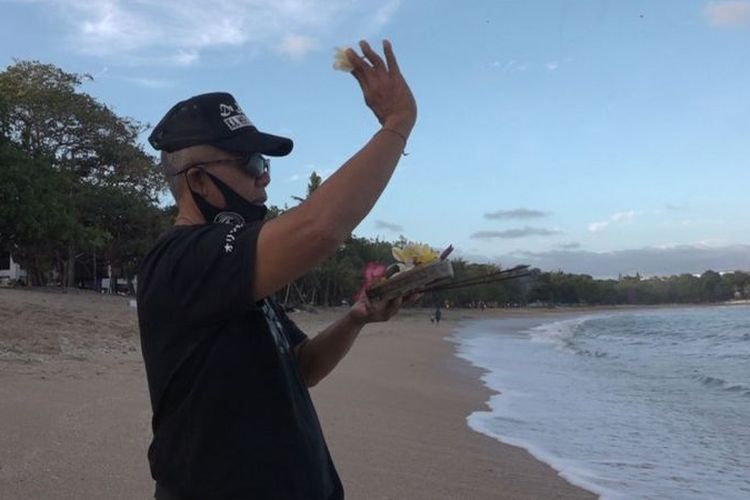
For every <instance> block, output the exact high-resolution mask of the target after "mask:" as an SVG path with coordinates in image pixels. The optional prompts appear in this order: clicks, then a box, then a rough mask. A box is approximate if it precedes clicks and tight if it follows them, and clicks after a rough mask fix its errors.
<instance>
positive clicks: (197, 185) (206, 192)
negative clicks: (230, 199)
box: [185, 168, 226, 207]
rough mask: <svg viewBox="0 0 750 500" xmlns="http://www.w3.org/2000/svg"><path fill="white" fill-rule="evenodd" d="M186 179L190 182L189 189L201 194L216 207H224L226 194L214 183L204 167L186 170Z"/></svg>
mask: <svg viewBox="0 0 750 500" xmlns="http://www.w3.org/2000/svg"><path fill="white" fill-rule="evenodd" d="M185 181H186V182H187V183H188V185H187V186H186V187H187V188H188V189H192V190H193V192H194V193H196V194H198V195H200V196H201V197H202V198H203V199H204V200H206V201H207V202H209V203H210V204H211V205H213V206H215V207H224V206H226V202H225V201H224V196H223V195H222V194H221V191H219V188H217V187H216V184H214V183H213V181H212V180H211V178H210V177H209V176H208V174H207V173H206V171H205V170H203V169H202V168H191V169H190V170H188V171H187V172H185Z"/></svg>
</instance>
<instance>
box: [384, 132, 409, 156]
mask: <svg viewBox="0 0 750 500" xmlns="http://www.w3.org/2000/svg"><path fill="white" fill-rule="evenodd" d="M383 130H387V131H388V132H393V133H394V134H396V135H397V136H399V137H400V138H401V139H403V141H404V149H406V136H405V135H404V134H402V133H401V132H399V131H398V130H396V129H395V128H390V127H381V128H380V131H381V132H382V131H383ZM401 154H402V155H403V156H407V155H408V154H409V153H407V152H406V151H404V152H402V153H401Z"/></svg>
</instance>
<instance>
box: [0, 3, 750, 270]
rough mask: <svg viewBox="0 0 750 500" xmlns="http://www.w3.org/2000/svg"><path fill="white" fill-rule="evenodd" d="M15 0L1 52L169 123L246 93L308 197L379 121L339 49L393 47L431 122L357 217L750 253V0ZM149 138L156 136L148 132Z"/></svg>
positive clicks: (686, 264) (730, 261) (702, 255)
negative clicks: (211, 94) (76, 78)
mask: <svg viewBox="0 0 750 500" xmlns="http://www.w3.org/2000/svg"><path fill="white" fill-rule="evenodd" d="M458 5H459V4H458V3H456V2H448V1H427V0H411V1H409V0H401V1H398V0H381V1H374V0H319V1H315V0H307V1H305V0H246V1H242V0H234V1H229V0H224V1H204V2H199V1H192V0H180V1H178V0H161V1H153V0H141V1H126V0H108V1H98V0H86V1H84V0H55V1H53V0H0V9H1V10H0V12H1V15H0V40H1V42H0V62H1V63H2V65H3V66H4V65H7V64H10V63H12V60H13V58H20V59H38V60H41V61H43V62H51V63H54V64H57V65H58V66H60V67H62V68H63V69H65V70H68V71H75V72H86V73H90V74H92V75H93V76H94V77H95V80H94V82H93V83H90V84H87V85H86V88H85V89H86V91H87V92H90V93H91V94H93V95H95V96H96V97H97V98H99V99H101V100H102V101H104V102H105V103H107V104H109V105H110V106H112V107H113V108H114V109H115V110H116V111H117V112H118V113H120V114H123V115H127V116H131V117H133V118H135V119H138V120H140V121H142V122H148V123H151V124H154V123H156V122H157V121H158V120H159V119H160V118H161V116H162V115H163V114H164V112H165V111H166V110H167V109H168V108H169V107H170V106H171V105H172V104H174V102H176V101H178V100H181V99H184V98H186V97H189V96H191V95H194V94H197V93H202V92H208V91H217V90H227V91H229V92H232V93H233V94H234V95H235V97H236V98H237V99H238V101H239V102H240V104H241V105H242V106H243V108H244V109H245V111H246V112H247V114H248V116H249V117H250V119H251V120H253V122H255V123H256V125H258V126H259V128H261V129H262V130H265V131H268V132H272V133H279V134H286V135H288V136H290V137H292V138H293V139H294V140H295V150H294V152H293V154H292V155H291V156H289V157H287V158H284V159H277V160H274V162H273V171H272V173H273V182H272V184H271V186H270V189H269V195H270V201H271V202H272V203H274V204H277V205H283V204H284V203H289V204H290V205H291V204H293V203H294V202H293V200H292V199H291V196H292V195H302V194H304V192H305V188H306V182H307V177H308V176H309V173H310V172H311V171H312V170H316V171H317V172H319V173H321V174H323V175H324V176H325V175H328V174H330V172H332V171H333V170H334V169H336V168H337V167H338V166H339V165H340V164H341V163H342V162H343V161H344V160H346V158H348V157H349V156H350V155H351V154H353V153H354V152H355V151H356V150H357V149H358V148H359V147H360V146H361V145H362V144H363V143H364V142H365V141H366V140H367V139H368V138H369V137H370V136H371V135H372V134H373V133H374V132H375V131H376V130H377V128H378V125H377V122H376V120H375V119H374V117H372V115H371V113H370V111H369V110H368V109H367V108H366V107H365V106H364V103H363V100H362V97H361V94H360V90H359V87H358V85H357V84H356V82H355V81H354V79H353V78H352V77H351V76H349V75H347V74H345V73H341V72H337V71H334V70H333V69H332V68H331V65H332V62H333V50H334V48H335V47H336V46H341V45H353V44H355V43H356V42H357V40H359V39H361V38H366V39H368V40H370V41H371V42H373V45H375V44H376V43H377V45H378V46H379V41H380V40H381V39H383V38H388V39H390V40H391V41H392V42H393V45H394V48H395V50H396V54H397V56H398V58H399V61H400V64H401V68H402V71H403V73H404V74H405V76H406V77H407V80H408V81H409V82H410V84H411V86H412V90H413V92H414V94H415V96H416V99H417V102H418V105H419V120H418V123H417V126H416V128H415V130H414V132H413V135H412V137H411V139H410V143H409V145H408V151H409V156H408V157H406V158H404V159H403V161H402V162H401V164H400V166H399V168H398V171H397V173H396V174H395V176H394V178H393V180H392V182H391V184H390V185H389V187H388V189H387V191H386V193H385V194H384V195H383V197H382V198H381V200H380V202H379V203H378V205H377V206H376V208H375V209H374V210H373V212H372V213H371V214H370V216H368V217H367V219H365V221H363V222H362V224H361V225H360V226H359V227H358V228H357V230H356V231H355V233H356V234H358V235H361V236H371V237H374V236H380V237H382V238H386V239H395V238H397V237H398V236H399V235H400V234H403V235H404V236H406V237H407V238H409V239H413V240H419V241H423V242H426V243H430V244H431V245H433V246H435V247H445V246H447V245H448V244H450V243H452V244H454V245H455V246H456V247H457V253H458V254H460V255H463V256H465V257H467V258H469V259H471V260H486V261H496V262H500V263H501V264H503V265H511V264H515V263H520V262H525V263H531V264H534V265H538V266H540V267H542V268H544V269H558V268H562V269H564V270H568V271H575V272H588V273H591V274H594V275H596V276H615V275H617V274H618V273H631V272H633V273H634V272H641V273H642V274H647V275H650V274H665V273H676V272H701V271H704V270H705V269H708V268H713V269H716V270H731V269H735V268H742V269H747V270H750V215H749V214H750V212H749V211H748V204H749V203H748V197H747V195H746V192H747V186H748V179H749V178H750V169H748V167H749V166H750V65H748V64H747V61H748V58H747V54H748V49H750V1H745V0H733V1H713V2H707V1H698V0H672V1H667V0H662V1H659V2H653V1H646V0H629V1H606V0H601V1H562V0H548V1H528V0H525V1H524V0H514V1H489V0H483V1H467V2H465V3H463V4H461V7H460V8H459V7H458ZM147 150H150V148H149V147H148V146H147Z"/></svg>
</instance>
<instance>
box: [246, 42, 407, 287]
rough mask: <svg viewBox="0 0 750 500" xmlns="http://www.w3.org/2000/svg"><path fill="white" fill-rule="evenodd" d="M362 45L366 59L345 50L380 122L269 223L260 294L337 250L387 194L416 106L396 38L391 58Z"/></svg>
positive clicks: (259, 261)
mask: <svg viewBox="0 0 750 500" xmlns="http://www.w3.org/2000/svg"><path fill="white" fill-rule="evenodd" d="M360 47H361V48H362V51H363V53H364V56H365V57H364V58H363V57H360V56H358V55H357V54H356V53H355V52H354V51H353V50H351V49H349V50H348V51H347V57H348V58H349V61H350V62H351V63H352V66H354V69H353V70H352V75H353V76H354V77H355V78H356V79H357V81H358V82H359V84H360V86H361V88H362V93H363V95H364V98H365V102H366V103H367V105H368V106H369V107H370V109H372V111H373V113H374V114H375V116H376V117H377V118H378V121H379V122H380V124H381V126H382V128H381V129H380V130H379V131H378V132H377V133H376V134H375V135H374V136H373V137H372V139H370V141H369V142H368V143H367V144H365V146H364V147H363V148H362V149H360V150H359V151H358V152H357V153H356V154H355V155H354V156H352V157H351V158H350V159H349V160H348V161H347V162H346V163H344V164H343V165H342V166H341V167H340V168H339V169H338V170H337V171H336V172H335V173H334V174H333V175H331V176H330V177H329V178H328V179H327V180H326V181H325V182H324V183H323V184H322V185H321V186H320V187H319V188H318V189H317V190H316V191H315V192H314V193H313V194H312V195H310V197H309V198H308V199H307V200H305V201H304V202H303V203H301V204H300V205H299V206H297V207H295V208H293V209H291V210H289V211H288V212H286V213H284V214H283V215H281V216H279V217H277V218H275V219H273V220H271V221H269V222H267V223H266V224H265V225H264V226H263V228H262V229H261V231H260V234H259V236H258V247H257V256H256V264H255V278H254V279H255V281H254V283H253V297H254V298H255V299H256V300H258V299H261V298H263V297H266V296H268V295H270V294H272V293H273V292H275V291H277V290H279V289H281V288H282V287H283V286H285V285H286V284H287V283H289V282H291V281H293V280H295V279H296V278H298V277H300V276H302V275H303V274H305V273H306V272H308V271H309V270H311V269H312V268H313V267H315V266H316V265H317V264H319V263H320V262H322V261H323V260H324V259H326V258H327V257H329V256H331V255H333V254H334V253H335V251H336V249H337V248H338V246H339V245H340V244H341V243H343V242H344V240H345V239H346V238H347V237H348V236H349V234H351V231H352V230H353V229H354V228H355V227H356V226H357V225H358V224H359V223H360V221H362V219H364V218H365V216H366V215H367V214H368V213H369V212H370V210H371V209H372V207H373V206H374V205H375V202H376V201H377V200H378V198H379V197H380V195H381V194H382V192H383V190H384V189H385V187H386V185H387V184H388V181H389V180H390V179H391V176H392V175H393V171H394V169H395V167H396V165H397V164H398V161H399V159H400V157H401V153H402V152H403V150H404V146H405V141H406V138H408V136H409V134H410V133H411V130H412V128H413V127H414V123H415V121H416V117H417V106H416V103H415V101H414V96H413V95H412V93H411V90H410V89H409V86H408V85H407V83H406V81H405V80H404V77H403V76H402V75H401V71H400V69H399V67H398V63H397V61H396V57H395V55H394V54H393V49H392V48H391V45H390V43H389V42H387V41H385V42H383V51H384V54H385V61H383V60H382V59H381V58H380V56H378V55H377V54H376V53H375V51H373V50H372V49H371V48H370V46H369V45H368V44H367V43H366V42H360Z"/></svg>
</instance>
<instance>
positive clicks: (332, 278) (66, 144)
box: [0, 61, 750, 307]
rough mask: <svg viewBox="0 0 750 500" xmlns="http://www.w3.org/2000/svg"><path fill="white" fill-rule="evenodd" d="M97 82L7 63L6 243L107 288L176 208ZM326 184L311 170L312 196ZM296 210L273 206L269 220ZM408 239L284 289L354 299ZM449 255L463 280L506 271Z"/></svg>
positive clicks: (653, 297)
mask: <svg viewBox="0 0 750 500" xmlns="http://www.w3.org/2000/svg"><path fill="white" fill-rule="evenodd" d="M90 80H92V78H91V77H90V76H88V75H83V74H75V73H68V72H66V71H63V70H62V69H60V68H58V67H56V66H54V65H50V64H42V63H40V62H37V61H16V62H15V63H14V64H12V65H10V66H8V67H7V68H6V69H5V70H3V71H2V72H0V251H2V253H4V254H6V255H7V254H11V255H12V256H13V259H14V260H15V261H16V262H19V263H20V264H21V265H22V266H23V268H24V269H26V270H27V272H28V278H27V281H28V284H31V285H37V286H49V285H54V286H61V287H84V288H97V289H98V288H99V287H100V283H101V278H103V277H107V276H109V275H110V273H111V274H112V275H113V276H114V277H116V278H117V277H119V278H122V279H123V280H124V281H125V282H127V283H130V282H131V281H132V278H133V277H134V276H135V275H136V273H137V269H138V263H139V261H140V259H141V258H142V257H143V256H144V255H145V253H146V252H147V251H148V249H149V248H150V247H151V245H153V243H154V242H155V241H156V239H157V238H158V237H159V235H160V234H162V233H163V232H164V231H166V230H167V229H168V228H169V227H170V226H171V225H172V223H173V221H174V217H175V214H176V208H175V207H174V206H167V207H165V206H162V205H161V203H160V199H161V197H163V195H164V194H165V193H166V190H165V184H164V179H163V178H162V175H161V173H160V172H159V169H158V168H157V160H156V158H155V157H153V156H152V155H150V154H148V153H146V152H145V151H144V149H143V147H142V145H141V144H140V143H139V141H138V137H139V135H140V134H141V133H142V132H143V131H145V130H146V128H147V126H146V125H145V124H142V123H140V122H138V121H136V120H133V119H131V118H127V117H122V116H119V115H118V114H117V113H115V112H114V111H113V110H112V109H111V108H110V107H109V106H107V105H105V104H103V103H101V102H99V101H97V100H96V99H95V98H93V97H92V96H90V95H89V94H87V93H86V92H84V91H83V90H82V87H83V85H84V84H85V83H86V82H88V81H90ZM320 183H321V178H320V177H319V176H318V175H317V174H316V173H313V174H312V175H311V176H310V179H309V183H308V186H307V193H306V194H307V195H308V196H309V194H310V193H311V192H312V191H314V190H315V189H316V188H317V187H318V186H319V185H320ZM295 200H296V201H297V202H302V201H304V197H295ZM287 209H288V207H286V206H285V207H284V208H280V207H277V206H271V207H270V210H269V217H275V216H278V215H280V214H282V213H283V212H284V211H285V210H287ZM407 243H409V242H408V240H406V238H404V237H403V236H402V237H400V238H399V239H398V240H396V241H385V240H380V239H370V238H362V237H358V236H356V235H352V236H351V237H350V238H348V239H347V240H346V242H345V243H344V244H343V245H341V246H340V247H339V249H338V250H337V251H336V254H335V255H333V256H332V257H331V258H330V259H328V260H327V261H325V262H324V263H323V264H321V265H320V266H318V267H316V268H315V269H314V270H312V271H311V272H310V273H308V274H307V275H305V276H303V277H302V278H300V279H298V280H297V281H295V282H294V283H291V284H290V285H289V286H287V287H286V288H284V289H283V290H281V291H280V292H279V298H280V299H281V300H282V301H283V302H285V303H290V304H308V305H323V306H331V305H339V304H342V303H350V302H351V301H352V299H353V297H354V296H355V295H356V293H357V292H358V290H359V289H360V287H361V284H362V281H363V276H362V273H363V269H364V268H365V266H366V264H367V263H368V262H381V263H390V262H392V260H393V259H392V256H391V248H392V247H393V246H394V245H404V244H407ZM452 262H453V266H454V269H455V273H456V276H457V277H459V278H460V277H473V276H481V275H483V274H487V273H491V272H495V271H498V270H499V269H500V267H499V266H497V265H493V264H477V263H470V262H466V261H464V260H461V259H453V260H452ZM131 291H132V290H131ZM748 298H750V275H748V273H744V272H739V271H738V272H734V273H729V274H723V275H720V274H718V273H715V272H713V271H707V272H705V273H703V274H702V275H700V276H693V275H681V276H672V277H668V278H648V279H642V278H641V277H640V276H634V277H624V278H620V279H617V280H597V279H594V278H592V277H591V276H585V275H575V274H567V273H563V272H552V273H550V272H542V271H540V270H538V269H535V270H533V271H532V273H531V275H530V276H528V277H526V278H522V279H519V280H514V281H506V282H500V283H490V284H484V285H479V286H475V287H472V288H466V289H456V290H446V291H443V292H440V293H439V294H437V293H436V294H433V295H431V296H429V297H425V298H424V299H423V302H424V303H425V304H426V305H430V306H434V305H436V304H445V303H448V304H452V305H455V306H460V307H514V306H527V305H553V304H587V305H613V304H660V303H703V302H719V301H725V300H731V299H748Z"/></svg>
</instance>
